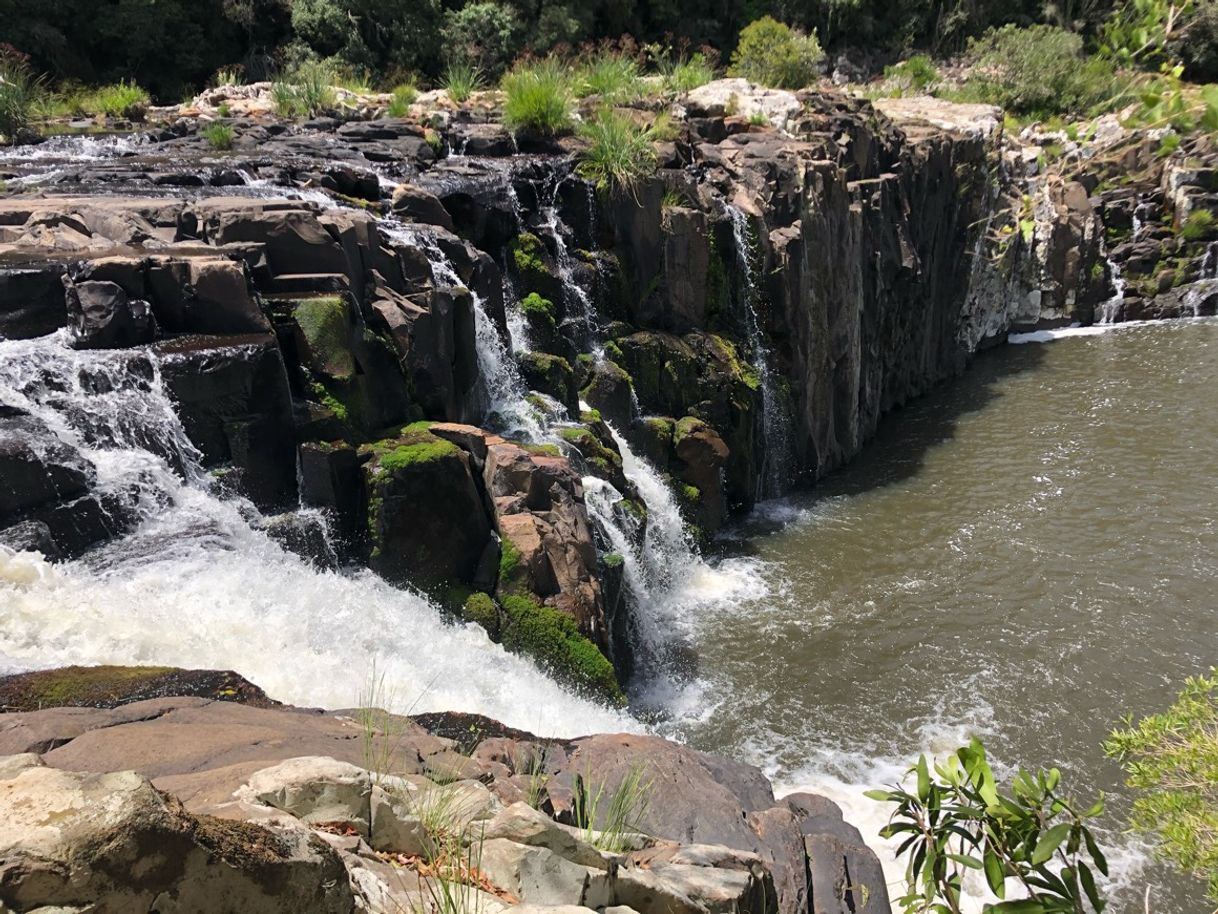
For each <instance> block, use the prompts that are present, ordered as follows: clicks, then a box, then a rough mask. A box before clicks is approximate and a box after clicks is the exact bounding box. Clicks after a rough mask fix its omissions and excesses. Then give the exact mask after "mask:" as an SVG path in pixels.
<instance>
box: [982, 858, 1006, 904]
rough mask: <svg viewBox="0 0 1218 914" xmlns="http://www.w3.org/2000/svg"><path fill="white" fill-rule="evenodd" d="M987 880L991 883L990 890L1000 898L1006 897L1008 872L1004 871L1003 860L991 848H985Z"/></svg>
mask: <svg viewBox="0 0 1218 914" xmlns="http://www.w3.org/2000/svg"><path fill="white" fill-rule="evenodd" d="M985 881H986V882H988V883H989V885H990V891H991V892H993V893H994V894H995V895H997V896H998V897H999V898H1005V897H1006V893H1007V880H1006V874H1005V873H1004V872H1003V871H1002V862H1001V861H1000V860H999V859H998V855H997V854H995V853H994V851H993V850H991V849H990V848H988V847H987V848H986V849H985Z"/></svg>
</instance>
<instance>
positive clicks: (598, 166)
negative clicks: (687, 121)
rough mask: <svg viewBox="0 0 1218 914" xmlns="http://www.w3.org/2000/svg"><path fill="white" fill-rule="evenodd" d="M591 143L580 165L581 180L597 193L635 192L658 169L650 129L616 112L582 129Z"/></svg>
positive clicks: (578, 168) (606, 112)
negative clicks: (593, 185) (638, 185)
mask: <svg viewBox="0 0 1218 914" xmlns="http://www.w3.org/2000/svg"><path fill="white" fill-rule="evenodd" d="M579 135H580V136H581V137H582V138H583V139H585V140H586V141H587V142H588V146H587V148H585V149H584V150H583V151H582V152H581V153H580V162H579V165H578V166H577V170H578V172H579V175H580V177H582V178H584V179H586V180H588V181H591V182H592V183H593V184H595V185H596V187H597V189H598V190H605V191H609V192H611V193H623V192H626V193H633V192H634V189H635V187H636V185H637V184H638V182H639V180H640V179H642V178H644V177H646V176H647V175H650V174H653V173H654V172H655V170H656V150H655V141H654V138H653V136H652V132H651V128H650V127H639V126H638V125H636V124H635V123H634V122H633V121H631V120H630V119H629V118H627V117H624V116H623V115H621V114H618V113H617V112H616V111H612V110H604V111H601V112H600V113H598V114H597V116H596V117H595V118H594V119H593V120H591V121H588V122H586V123H584V124H582V125H580V128H579Z"/></svg>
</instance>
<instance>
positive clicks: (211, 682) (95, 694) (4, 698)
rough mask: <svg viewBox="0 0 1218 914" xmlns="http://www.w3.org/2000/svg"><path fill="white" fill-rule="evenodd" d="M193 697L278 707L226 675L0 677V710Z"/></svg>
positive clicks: (146, 671)
mask: <svg viewBox="0 0 1218 914" xmlns="http://www.w3.org/2000/svg"><path fill="white" fill-rule="evenodd" d="M166 697H175V698H176V697H197V698H209V699H212V700H215V701H232V702H238V703H241V704H248V705H253V706H254V707H259V708H269V707H275V706H277V705H278V704H279V703H278V702H276V701H273V700H271V699H270V698H267V696H266V693H265V692H263V691H262V690H261V689H260V688H258V687H257V686H256V685H254V684H253V683H251V682H249V681H248V680H246V679H244V678H242V677H241V676H238V675H237V674H236V673H233V672H230V671H226V670H181V669H177V668H175V667H167V666H88V667H86V666H69V667H63V668H61V669H55V670H39V671H37V672H33V673H17V674H14V675H12V676H4V677H0V711H8V712H13V711H38V710H40V709H43V708H115V707H118V706H119V705H125V704H130V703H131V702H135V701H146V700H148V699H151V698H166Z"/></svg>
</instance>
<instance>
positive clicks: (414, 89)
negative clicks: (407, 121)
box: [389, 82, 419, 117]
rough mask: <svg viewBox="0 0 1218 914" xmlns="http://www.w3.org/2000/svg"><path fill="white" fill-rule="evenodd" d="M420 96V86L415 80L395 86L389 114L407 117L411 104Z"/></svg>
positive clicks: (390, 100)
mask: <svg viewBox="0 0 1218 914" xmlns="http://www.w3.org/2000/svg"><path fill="white" fill-rule="evenodd" d="M418 98H419V87H418V86H417V85H415V84H414V83H413V82H406V83H402V84H401V85H400V86H395V87H394V89H393V96H392V97H391V98H390V99H389V116H390V117H406V116H407V115H408V114H410V106H411V105H413V104H414V103H415V102H416V101H417V100H418Z"/></svg>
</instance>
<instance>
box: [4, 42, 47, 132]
mask: <svg viewBox="0 0 1218 914" xmlns="http://www.w3.org/2000/svg"><path fill="white" fill-rule="evenodd" d="M39 90H40V83H39V82H38V80H36V79H35V78H34V76H33V74H32V73H30V69H29V67H28V66H27V65H26V63H25V61H24V60H21V59H19V58H17V57H5V56H0V136H3V137H4V138H5V139H12V137H13V135H14V134H15V133H16V132H17V131H18V130H20V129H21V128H22V127H24V126H25V125H26V124H28V123H29V119H30V111H31V109H32V108H33V107H34V104H35V102H36V101H37V100H38V96H39Z"/></svg>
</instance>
